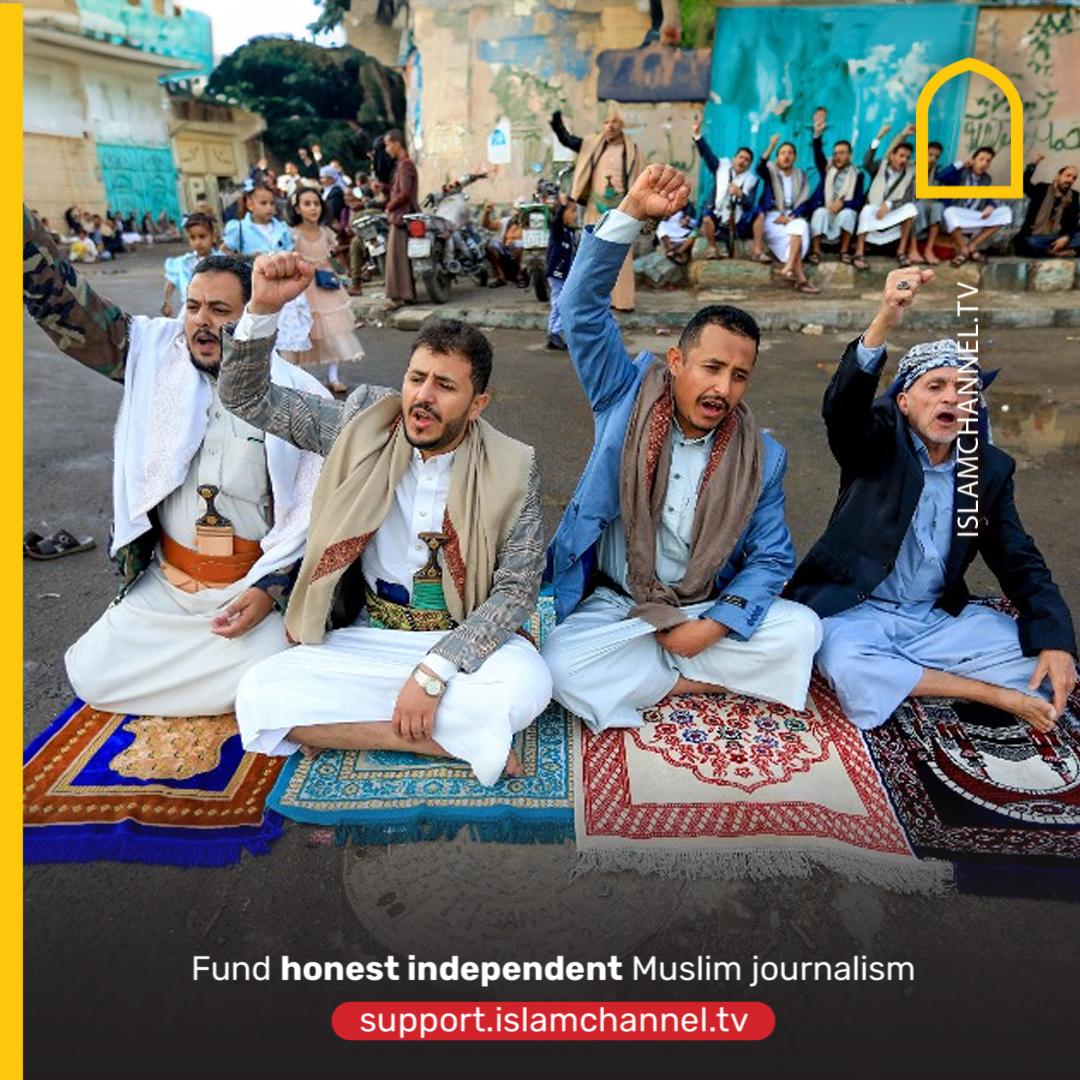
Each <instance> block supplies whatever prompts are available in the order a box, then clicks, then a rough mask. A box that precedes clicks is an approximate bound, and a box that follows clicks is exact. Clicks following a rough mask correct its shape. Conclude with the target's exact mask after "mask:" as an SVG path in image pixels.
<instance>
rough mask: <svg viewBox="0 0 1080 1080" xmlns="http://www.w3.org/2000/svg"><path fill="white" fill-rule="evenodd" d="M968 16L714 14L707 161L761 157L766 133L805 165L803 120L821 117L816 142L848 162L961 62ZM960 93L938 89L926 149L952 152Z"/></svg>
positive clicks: (942, 7) (892, 11) (951, 10)
mask: <svg viewBox="0 0 1080 1080" xmlns="http://www.w3.org/2000/svg"><path fill="white" fill-rule="evenodd" d="M977 12H978V9H977V8H975V7H973V6H970V5H967V4H943V3H930V4H918V5H912V6H910V7H909V6H906V5H905V6H903V7H898V6H893V5H888V4H872V5H866V6H858V7H805V8H800V7H793V8H785V9H784V12H783V18H777V12H776V10H775V9H772V8H720V9H719V10H718V11H717V19H716V38H715V42H714V47H713V68H712V85H711V92H710V99H709V103H708V105H707V106H706V111H705V135H706V138H707V139H708V141H709V143H710V144H711V145H712V147H713V149H714V150H716V152H717V153H730V152H731V150H732V149H733V148H734V147H736V146H741V145H747V146H750V147H752V148H753V149H755V150H761V149H763V148H764V146H765V144H766V143H767V142H768V140H769V138H770V136H771V135H772V134H774V133H776V134H779V135H780V137H781V138H784V139H789V140H791V141H792V142H794V143H795V146H796V149H797V152H798V155H799V158H800V159H801V160H802V161H803V162H809V161H810V160H811V157H810V151H811V147H810V139H811V128H812V116H813V113H814V110H815V109H816V108H817V107H818V106H819V105H822V106H825V107H826V108H827V109H828V111H829V122H828V123H829V126H828V129H827V131H826V136H825V137H826V140H831V139H848V140H850V141H851V143H852V144H853V147H854V149H855V153H856V156H857V157H860V158H861V156H862V154H863V153H864V152H865V151H866V149H867V147H868V145H869V142H870V140H871V139H872V138H873V137H874V135H875V134H876V133H877V130H878V128H879V127H880V126H881V125H882V124H884V123H889V124H891V125H892V129H893V131H894V132H895V131H898V130H899V129H900V128H901V127H902V126H903V125H904V124H905V123H907V122H908V121H909V120H911V121H913V120H914V119H915V103H916V101H917V99H918V96H919V91H920V90H922V88H923V86H924V85H925V84H926V83H927V82H928V81H929V79H930V78H931V76H932V75H934V74H935V73H936V72H937V71H939V70H940V69H941V68H943V67H945V66H947V65H948V64H951V63H954V62H955V61H957V60H961V59H964V58H965V57H968V56H970V55H971V49H972V46H973V42H974V37H975V25H976V16H977ZM965 89H966V86H965V83H964V81H963V80H962V79H955V80H952V81H951V82H949V83H947V84H946V85H945V86H944V87H942V89H941V90H940V91H939V93H938V94H937V95H936V97H935V100H934V102H933V104H932V106H931V111H930V128H931V135H930V137H931V138H933V139H937V140H939V141H940V142H942V143H944V144H945V145H946V146H947V147H948V146H952V145H955V143H956V141H957V139H958V137H959V133H960V119H961V113H962V109H963V99H964V92H965Z"/></svg>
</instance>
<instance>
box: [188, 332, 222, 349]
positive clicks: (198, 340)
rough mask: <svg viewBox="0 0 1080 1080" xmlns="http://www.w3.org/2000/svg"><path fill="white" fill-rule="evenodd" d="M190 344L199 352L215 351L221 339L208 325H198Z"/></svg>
mask: <svg viewBox="0 0 1080 1080" xmlns="http://www.w3.org/2000/svg"><path fill="white" fill-rule="evenodd" d="M191 343H192V345H193V346H194V347H195V348H196V349H198V351H199V352H201V353H213V352H216V351H217V349H218V348H220V346H221V339H220V338H219V337H218V336H217V334H215V333H214V331H213V330H210V329H209V328H208V327H205V326H200V327H199V329H198V330H196V331H195V333H194V334H193V335H192V337H191Z"/></svg>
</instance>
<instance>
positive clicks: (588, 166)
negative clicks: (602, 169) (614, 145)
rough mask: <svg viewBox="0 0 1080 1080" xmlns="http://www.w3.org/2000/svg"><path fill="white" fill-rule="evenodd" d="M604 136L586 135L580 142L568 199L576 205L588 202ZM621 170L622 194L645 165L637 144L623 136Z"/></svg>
mask: <svg viewBox="0 0 1080 1080" xmlns="http://www.w3.org/2000/svg"><path fill="white" fill-rule="evenodd" d="M605 145H606V144H605V142H604V134H603V132H600V133H598V134H595V135H586V136H585V138H584V139H583V140H582V142H581V149H580V150H579V151H578V156H577V163H576V164H575V165H574V179H573V181H572V182H571V184H570V198H571V199H572V200H573V201H574V202H576V203H587V202H589V195H590V192H591V190H592V177H593V170H594V169H595V168H596V164H597V162H598V161H599V160H600V157H601V155H602V154H603V153H604V147H605ZM622 145H623V169H622V173H623V175H622V181H623V192H627V191H629V190H630V188H631V187H632V186H633V184H634V181H635V180H636V179H637V178H638V177H639V176H640V175H641V171H642V169H644V168H645V164H644V162H643V160H642V155H641V151H640V150H639V149H638V145H637V143H635V142H634V140H633V139H631V138H630V136H629V135H627V134H625V133H624V134H623V143H622Z"/></svg>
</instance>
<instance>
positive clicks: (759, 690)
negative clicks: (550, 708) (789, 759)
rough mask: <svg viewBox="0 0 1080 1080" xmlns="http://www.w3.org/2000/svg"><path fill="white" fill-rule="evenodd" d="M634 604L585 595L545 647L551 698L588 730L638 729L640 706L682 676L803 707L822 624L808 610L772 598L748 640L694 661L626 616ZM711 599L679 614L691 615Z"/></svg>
mask: <svg viewBox="0 0 1080 1080" xmlns="http://www.w3.org/2000/svg"><path fill="white" fill-rule="evenodd" d="M633 606H634V601H633V600H631V599H630V597H628V596H624V595H623V594H622V593H618V592H615V590H613V589H608V588H600V589H597V590H596V591H595V592H594V593H592V594H591V595H590V596H588V597H586V598H585V600H583V601H582V602H581V603H580V604H579V605H578V606H577V607H576V608H575V609H574V611H573V612H571V613H570V615H569V616H568V617H567V618H566V620H565V621H564V622H563V623H561V624H560V625H559V626H557V627H556V628H555V629H554V630H553V631H552V633H551V636H550V637H549V638H548V640H547V643H546V644H545V645H544V659H545V660H546V661H547V663H548V667H549V668H550V669H551V677H552V681H553V683H554V690H553V693H554V697H555V700H556V701H558V702H559V703H560V704H562V705H565V706H566V708H568V709H570V710H571V711H572V712H575V713H577V715H578V716H580V717H581V718H582V719H583V720H584V721H585V723H587V724H588V725H589V727H590V728H591V729H592V730H593V731H603V730H604V729H605V728H610V727H641V725H642V719H641V713H640V712H639V711H638V710H639V709H647V708H649V707H650V706H652V705H655V704H656V703H657V702H658V701H660V700H661V699H662V698H664V697H666V696H667V695H668V694H669V693H670V692H671V690H672V688H673V687H674V686H675V684H676V683H677V682H678V681H679V678H680V676H682V677H685V678H687V679H693V680H694V681H696V682H703V683H709V684H711V685H713V686H723V687H725V688H726V689H728V690H730V691H732V692H733V693H736V694H746V695H747V696H749V697H758V698H764V699H765V700H766V701H778V702H780V704H782V705H787V706H788V707H789V708H792V709H802V708H805V706H806V692H807V689H808V687H809V685H810V670H811V667H812V665H813V660H814V653H815V652H817V649H818V646H819V645H820V644H821V621H820V619H818V617H817V615H815V614H814V612H813V611H811V610H810V609H809V608H808V607H804V606H803V605H802V604H795V603H792V602H791V601H790V600H781V599H777V600H774V601H773V603H772V605H771V606H770V608H769V610H768V612H767V613H766V615H765V618H764V619H763V620H762V621H761V623H760V624H759V625H758V628H757V629H756V630H755V631H754V633H753V634H752V635H751V637H750V639H749V640H748V641H736V640H734V639H733V638H722V639H721V640H720V641H718V642H717V643H716V644H715V645H710V646H709V647H708V648H707V649H704V650H702V651H701V652H700V653H698V654H697V656H693V657H685V656H676V655H675V654H674V653H670V652H668V651H667V650H666V649H664V648H663V647H662V646H661V645H660V643H659V641H657V638H656V633H655V631H654V630H653V628H652V627H651V626H650V625H649V624H648V623H646V622H645V621H644V620H643V619H638V618H628V615H629V612H630V609H631V608H632V607H633ZM711 606H712V603H711V602H706V603H703V604H692V605H690V606H689V607H686V608H684V609H683V611H684V612H685V613H686V615H687V617H688V618H692V619H693V618H697V617H698V616H699V615H700V614H701V613H702V612H704V611H706V610H707V609H708V608H710V607H711Z"/></svg>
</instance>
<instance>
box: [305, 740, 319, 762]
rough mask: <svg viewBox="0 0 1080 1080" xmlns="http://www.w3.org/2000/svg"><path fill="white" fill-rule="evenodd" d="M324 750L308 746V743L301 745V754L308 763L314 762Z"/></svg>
mask: <svg viewBox="0 0 1080 1080" xmlns="http://www.w3.org/2000/svg"><path fill="white" fill-rule="evenodd" d="M322 752H323V748H322V747H321V746H308V745H307V744H306V743H301V744H300V753H301V754H303V755H304V757H306V758H307V759H308V761H314V760H315V759H316V758H317V757H318V756H319V755H320V754H321V753H322Z"/></svg>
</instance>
